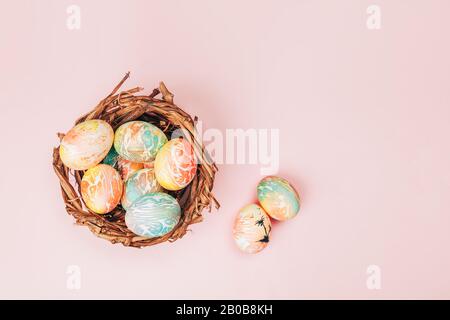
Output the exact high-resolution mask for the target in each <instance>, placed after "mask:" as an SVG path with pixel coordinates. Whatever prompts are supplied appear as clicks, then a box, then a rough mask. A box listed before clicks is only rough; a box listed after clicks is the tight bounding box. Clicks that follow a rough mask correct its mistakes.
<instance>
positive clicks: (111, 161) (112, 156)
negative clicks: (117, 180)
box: [102, 146, 119, 168]
mask: <svg viewBox="0 0 450 320" xmlns="http://www.w3.org/2000/svg"><path fill="white" fill-rule="evenodd" d="M118 161H119V154H118V153H117V151H116V149H114V146H112V147H111V149H110V150H109V152H108V154H107V155H106V157H105V159H103V161H102V163H104V164H107V165H110V166H111V167H114V168H116V167H117V162H118Z"/></svg>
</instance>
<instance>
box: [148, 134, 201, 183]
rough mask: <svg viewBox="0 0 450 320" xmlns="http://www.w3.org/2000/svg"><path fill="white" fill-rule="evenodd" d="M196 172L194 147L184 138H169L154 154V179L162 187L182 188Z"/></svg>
mask: <svg viewBox="0 0 450 320" xmlns="http://www.w3.org/2000/svg"><path fill="white" fill-rule="evenodd" d="M196 172H197V161H196V157H195V154H194V149H193V148H192V145H191V144H190V143H189V142H188V141H187V140H186V139H182V138H176V139H172V140H170V141H169V142H167V143H166V144H165V145H164V146H163V147H162V148H161V150H159V152H158V154H157V155H156V159H155V174H156V179H157V180H158V182H159V184H160V185H161V186H163V188H164V189H167V190H172V191H175V190H180V189H183V188H184V187H186V186H187V185H188V184H189V183H190V182H191V181H192V179H193V178H194V176H195V174H196Z"/></svg>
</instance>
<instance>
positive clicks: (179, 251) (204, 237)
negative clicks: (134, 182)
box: [0, 0, 450, 299]
mask: <svg viewBox="0 0 450 320" xmlns="http://www.w3.org/2000/svg"><path fill="white" fill-rule="evenodd" d="M1 4H2V6H1V8H2V9H1V10H0V46H1V48H0V54H1V60H0V70H2V76H1V78H0V96H1V107H0V108H1V119H2V121H1V134H2V135H1V138H0V139H1V142H2V145H1V146H2V147H1V149H2V152H1V154H2V157H1V159H0V164H1V168H2V175H1V179H0V192H1V193H0V194H1V206H2V210H1V212H2V224H3V226H2V233H1V236H0V237H1V242H0V249H1V253H2V263H1V267H0V298H69V299H78V298H193V299H197V298H300V299H303V298H357V299H360V298H370V299H380V298H388V299H390V298H450V274H449V270H450V250H449V243H450V233H449V226H450V215H449V213H450V169H449V163H450V151H449V143H448V137H449V134H450V125H449V124H450V107H449V102H450V90H449V83H450V72H449V71H450V59H449V57H450V46H449V42H448V36H449V30H450V20H449V19H448V13H449V11H450V2H448V1H445V0H442V1H425V0H422V1H413V0H408V1H406V0H404V1H402V0H396V1H392V0H391V1H377V2H376V4H378V5H379V6H380V8H381V10H382V20H381V25H382V28H381V30H375V31H374V30H368V29H367V27H366V19H367V14H366V8H367V7H368V6H369V5H370V4H373V3H372V1H365V0H354V1H349V0H348V1H317V0H315V1H313V0H310V1H299V0H298V1H287V0H285V1H274V0H272V1H256V0H255V1H207V0H204V1H198V0H193V1H87V0H75V1H65V0H64V1H62V0H54V1H50V0H45V1H44V0H42V1H37V0H36V1H30V0H28V1H2V2H1ZM70 4H76V5H79V6H80V7H81V19H82V21H81V30H79V31H70V30H68V28H67V27H66V18H67V16H68V15H67V13H66V8H67V6H68V5H70ZM126 71H131V79H130V80H129V81H128V82H127V84H126V87H132V86H137V85H140V86H144V87H145V88H146V89H147V92H150V91H151V89H153V88H154V87H155V86H156V85H157V83H158V81H160V80H164V81H165V82H166V84H167V85H168V87H169V89H171V90H172V91H173V92H174V93H175V99H176V100H175V101H176V102H177V103H178V104H179V105H180V106H182V107H183V108H185V109H186V111H188V112H190V113H191V114H196V115H198V116H199V118H200V119H202V120H203V122H204V126H205V127H206V128H219V129H221V130H225V129H226V128H231V129H234V128H243V129H247V128H279V129H280V136H281V146H280V148H281V149H280V171H279V174H280V175H281V176H285V177H287V178H288V179H289V180H291V182H292V183H294V184H295V185H296V186H297V187H298V189H299V191H300V193H301V195H302V198H303V207H302V211H301V215H299V216H298V217H297V218H296V219H294V220H292V221H289V222H286V223H278V224H276V225H275V227H274V229H273V233H272V242H271V243H270V245H269V247H268V248H267V249H266V250H264V251H263V252H261V253H260V254H258V255H245V254H242V253H240V252H239V251H238V249H237V248H236V247H235V245H234V243H233V240H232V237H231V227H232V222H233V219H234V216H235V214H236V212H237V211H238V209H239V208H240V207H242V206H244V205H245V204H247V203H249V202H252V201H254V199H255V186H256V184H257V182H258V180H259V179H260V178H261V175H260V173H259V166H258V165H222V166H220V172H219V174H218V176H217V180H216V187H215V189H214V191H215V194H216V195H217V198H218V199H219V200H220V202H221V204H222V208H221V209H220V210H219V211H217V212H214V213H211V214H207V213H206V212H205V216H206V219H205V221H204V222H203V223H201V224H198V225H195V226H193V227H192V232H191V233H189V234H188V235H187V236H186V237H185V238H183V239H182V240H180V241H177V242H175V243H173V244H164V245H159V246H156V247H152V248H147V249H144V250H135V249H130V248H124V247H122V246H120V245H111V244H109V243H108V242H105V241H103V240H100V239H97V238H95V237H94V236H93V235H92V234H91V233H90V232H89V231H88V230H87V229H86V228H81V227H75V226H74V225H73V219H72V218H71V217H69V216H68V215H67V214H66V213H65V209H64V205H63V202H62V200H61V198H60V190H59V186H58V181H57V178H56V176H55V175H54V173H53V171H52V167H51V154H52V148H53V147H54V146H56V145H57V144H58V139H57V137H56V132H58V131H62V132H64V131H67V130H68V129H70V128H71V126H72V124H73V121H74V119H75V118H77V117H78V116H79V115H81V114H83V113H84V112H86V111H88V110H90V109H91V107H93V106H94V105H95V104H96V103H97V102H98V101H99V100H100V99H101V98H103V97H104V96H105V95H106V94H107V93H109V92H110V90H111V89H112V88H113V87H114V85H115V84H116V83H117V82H118V81H119V80H120V78H121V77H122V76H123V75H124V73H125V72H126ZM69 265H78V266H79V267H80V268H81V276H82V278H81V289H80V290H68V289H67V288H66V279H67V275H66V268H67V266H69ZM369 265H378V266H380V268H381V272H382V274H381V275H382V278H381V283H382V288H381V289H380V290H369V289H368V288H367V287H366V279H367V274H366V269H367V267H368V266H369Z"/></svg>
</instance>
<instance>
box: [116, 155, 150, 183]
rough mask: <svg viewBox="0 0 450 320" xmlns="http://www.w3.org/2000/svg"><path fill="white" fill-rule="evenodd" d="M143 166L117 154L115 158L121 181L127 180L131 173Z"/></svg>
mask: <svg viewBox="0 0 450 320" xmlns="http://www.w3.org/2000/svg"><path fill="white" fill-rule="evenodd" d="M143 168H144V164H143V163H139V162H133V161H130V160H127V159H125V158H122V157H121V156H119V158H118V160H117V170H119V173H120V176H121V177H122V179H123V181H127V180H128V178H129V177H131V175H132V174H134V173H135V172H137V171H138V170H141V169H143Z"/></svg>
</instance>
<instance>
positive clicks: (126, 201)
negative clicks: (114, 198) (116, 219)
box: [122, 168, 164, 210]
mask: <svg viewBox="0 0 450 320" xmlns="http://www.w3.org/2000/svg"><path fill="white" fill-rule="evenodd" d="M163 190H164V189H163V188H162V187H161V185H160V184H159V183H158V181H157V180H156V177H155V170H154V169H151V168H148V169H141V170H138V171H136V172H135V173H133V174H132V175H131V176H130V177H129V178H128V180H127V181H126V183H125V190H124V191H123V196H122V207H123V208H124V209H125V210H127V209H128V208H129V207H130V206H131V204H132V203H133V202H134V201H136V200H137V199H138V198H139V197H141V196H143V195H144V194H147V193H154V192H162V191H163Z"/></svg>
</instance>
